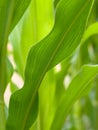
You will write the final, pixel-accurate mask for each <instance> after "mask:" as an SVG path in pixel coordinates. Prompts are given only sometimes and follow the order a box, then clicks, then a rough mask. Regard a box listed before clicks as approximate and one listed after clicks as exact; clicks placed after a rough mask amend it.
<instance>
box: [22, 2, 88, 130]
mask: <svg viewBox="0 0 98 130" xmlns="http://www.w3.org/2000/svg"><path fill="white" fill-rule="evenodd" d="M88 3H89V0H88V1H87V2H86V3H85V5H84V6H83V8H81V10H80V11H79V13H77V15H76V18H75V19H74V20H73V22H72V24H71V25H70V26H69V27H68V29H67V31H66V32H65V33H64V36H63V37H62V39H61V40H60V42H59V44H58V46H57V48H56V49H55V51H54V52H53V55H52V56H51V58H50V60H49V62H48V63H47V65H46V67H45V69H44V71H43V73H42V75H41V76H40V79H39V81H38V84H37V85H36V87H35V88H36V89H35V91H34V93H33V95H32V98H31V101H30V104H29V105H28V109H27V110H28V111H27V113H26V114H25V117H24V120H23V127H22V129H21V130H25V126H26V121H27V119H28V118H27V117H28V115H29V113H30V109H31V106H32V104H33V101H34V97H35V95H36V92H37V90H38V87H39V86H40V83H41V81H42V79H43V77H44V75H45V73H46V71H47V70H48V68H49V66H50V64H51V62H52V60H53V59H54V57H55V55H56V53H57V51H58V49H59V47H60V46H61V44H62V41H63V40H64V38H65V36H66V35H67V33H68V32H69V31H70V29H71V27H72V26H73V25H74V23H75V22H76V20H77V19H78V17H79V16H80V15H81V13H82V12H83V10H84V9H85V7H86V6H87V4H88Z"/></svg>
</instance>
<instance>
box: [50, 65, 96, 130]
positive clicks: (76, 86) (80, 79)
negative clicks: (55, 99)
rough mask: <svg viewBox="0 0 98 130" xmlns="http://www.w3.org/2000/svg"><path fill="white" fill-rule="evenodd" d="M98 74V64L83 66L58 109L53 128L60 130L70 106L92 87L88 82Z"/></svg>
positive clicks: (52, 129)
mask: <svg viewBox="0 0 98 130" xmlns="http://www.w3.org/2000/svg"><path fill="white" fill-rule="evenodd" d="M97 74H98V65H85V66H83V67H82V68H81V70H80V72H79V73H78V74H77V75H76V76H75V77H74V78H73V80H72V81H71V83H70V85H69V87H68V89H67V91H66V94H65V96H64V97H63V98H62V101H61V103H60V104H59V107H58V108H57V110H56V113H55V117H54V120H53V123H52V126H51V130H60V129H61V128H62V126H63V124H64V122H65V118H66V116H67V114H68V112H69V110H70V108H71V107H72V105H73V104H74V103H75V101H76V100H77V99H79V98H80V97H81V96H83V95H84V91H85V90H86V91H87V88H86V87H90V86H88V84H89V83H90V82H91V81H92V79H93V78H94V77H95V76H96V75H97ZM90 88H91V87H90ZM88 91H89V89H88Z"/></svg>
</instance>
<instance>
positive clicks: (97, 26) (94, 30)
mask: <svg viewBox="0 0 98 130" xmlns="http://www.w3.org/2000/svg"><path fill="white" fill-rule="evenodd" d="M95 34H98V22H96V23H93V24H91V25H90V26H89V27H88V29H87V30H86V31H85V33H84V36H83V39H82V41H81V44H83V43H84V42H85V41H86V40H87V39H88V38H90V37H91V36H93V35H95Z"/></svg>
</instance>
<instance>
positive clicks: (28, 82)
mask: <svg viewBox="0 0 98 130" xmlns="http://www.w3.org/2000/svg"><path fill="white" fill-rule="evenodd" d="M92 3H93V0H87V1H85V0H82V1H81V0H75V1H72V0H61V1H60V3H59V5H58V7H57V11H56V18H55V25H54V27H53V30H52V31H51V32H50V34H49V35H48V36H47V37H46V38H44V39H43V40H42V41H40V42H38V43H37V44H35V45H34V46H33V47H32V48H31V50H30V52H29V55H28V59H27V64H26V69H25V83H24V87H23V89H21V90H19V91H17V92H15V93H14V94H13V95H12V97H11V100H10V107H9V117H8V121H7V130H11V129H13V130H16V129H18V130H28V129H29V128H30V126H31V125H32V123H33V122H34V121H35V119H36V116H35V115H37V112H38V111H37V108H38V106H37V105H38V102H36V101H35V99H36V97H37V92H38V88H39V86H40V84H41V81H42V79H43V77H44V75H45V73H46V72H47V71H48V70H49V69H50V68H52V67H53V66H55V65H56V64H57V63H59V62H60V61H62V60H63V59H64V58H68V57H69V56H70V55H72V53H73V52H74V51H75V49H76V47H77V46H78V45H79V43H80V41H81V38H82V35H83V33H84V30H85V26H86V23H87V20H88V15H89V13H90V10H91V7H92ZM35 103H36V106H35ZM26 106H27V107H26ZM16 108H17V109H16Z"/></svg>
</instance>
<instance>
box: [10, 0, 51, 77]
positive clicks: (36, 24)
mask: <svg viewBox="0 0 98 130" xmlns="http://www.w3.org/2000/svg"><path fill="white" fill-rule="evenodd" d="M43 5H44V6H45V7H44V8H43ZM52 19H53V9H52V1H51V0H47V1H46V2H45V1H44V0H40V1H39V0H36V1H32V2H31V3H30V6H29V7H28V9H27V10H26V12H25V13H24V15H23V17H22V19H21V20H20V22H19V23H18V24H17V25H16V27H15V29H14V30H13V31H12V33H11V34H10V36H9V41H10V42H11V43H12V46H13V50H14V51H13V53H14V60H15V63H16V66H17V68H16V69H17V71H18V72H19V73H20V74H21V75H22V77H23V70H24V68H25V63H26V59H27V54H28V52H29V49H30V47H31V46H32V45H33V44H34V43H35V42H37V41H39V40H40V39H42V38H43V37H45V36H46V35H47V34H48V33H49V31H50V29H51V28H52V25H53V20H52Z"/></svg>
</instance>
